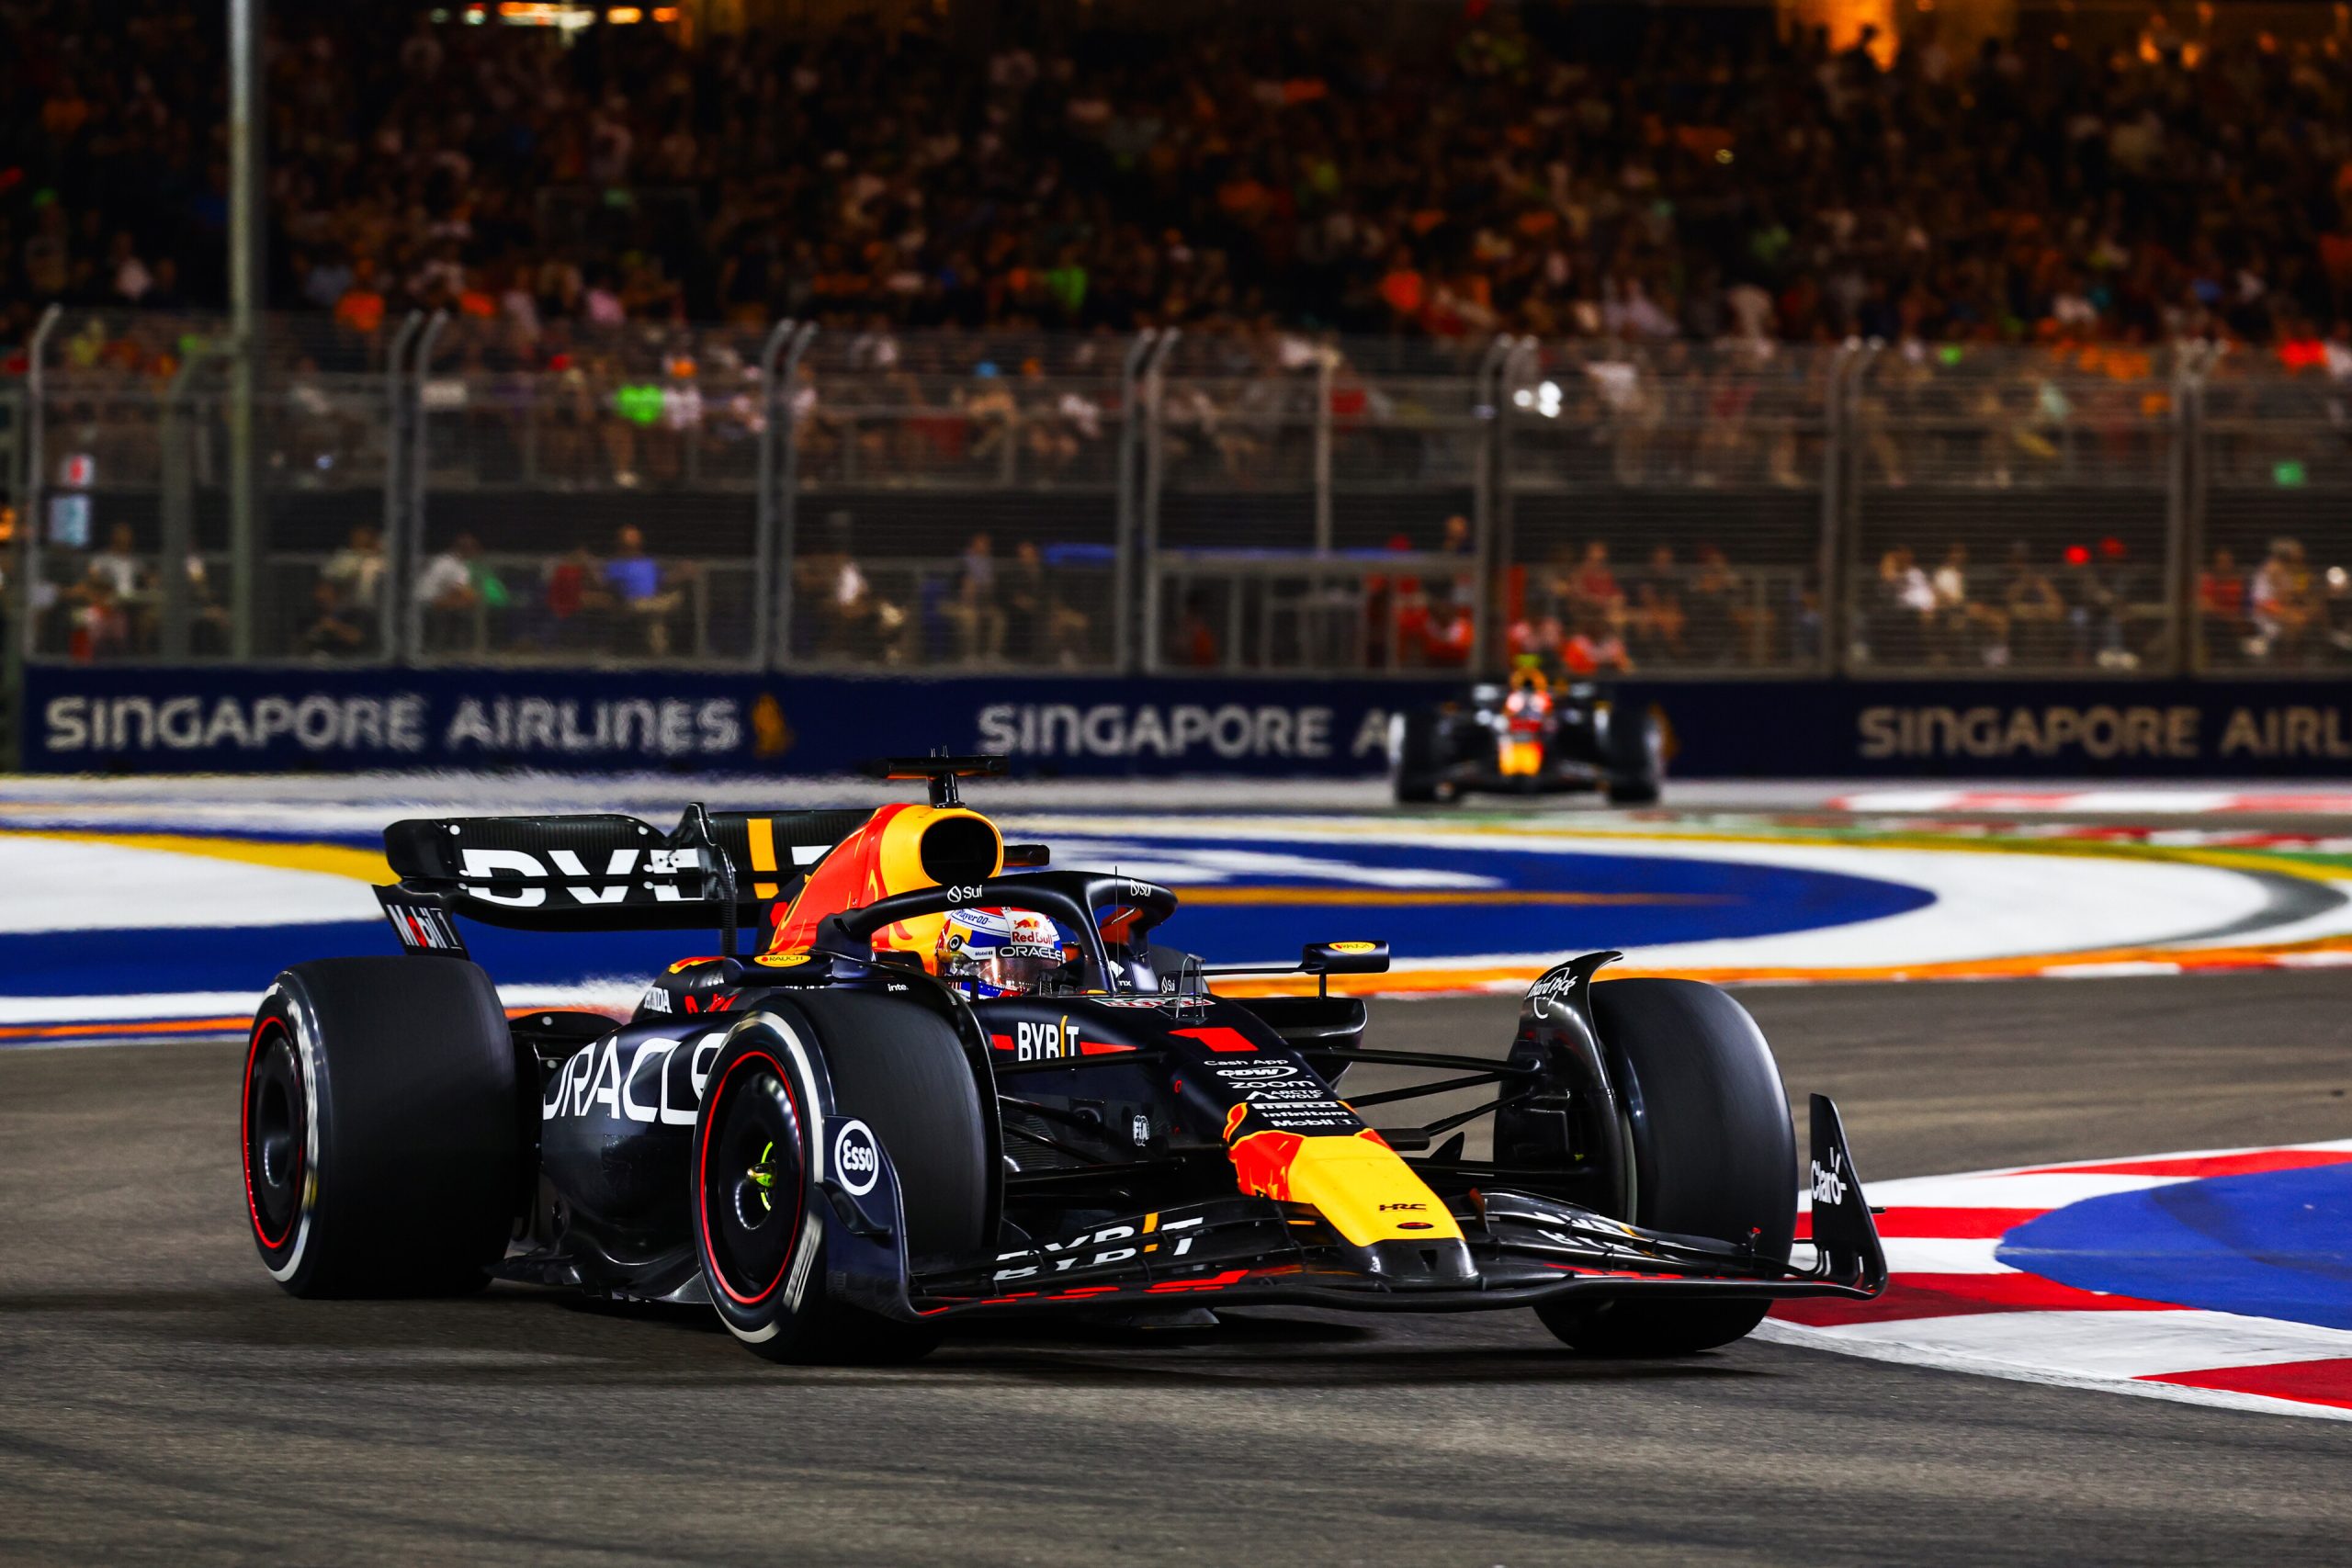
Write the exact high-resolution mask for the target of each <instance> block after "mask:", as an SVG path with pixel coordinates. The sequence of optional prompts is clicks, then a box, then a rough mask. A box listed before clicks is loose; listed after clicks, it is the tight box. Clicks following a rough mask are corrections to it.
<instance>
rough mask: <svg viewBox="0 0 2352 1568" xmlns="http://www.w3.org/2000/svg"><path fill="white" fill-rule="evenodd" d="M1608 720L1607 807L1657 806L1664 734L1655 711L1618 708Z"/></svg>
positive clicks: (1663, 763)
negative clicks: (1608, 805)
mask: <svg viewBox="0 0 2352 1568" xmlns="http://www.w3.org/2000/svg"><path fill="white" fill-rule="evenodd" d="M1609 717H1610V724H1609V749H1608V765H1609V770H1610V772H1609V778H1608V783H1607V784H1606V786H1605V788H1606V790H1607V792H1608V795H1609V804H1610V805H1611V806H1656V805H1657V802H1658V795H1660V793H1661V786H1662V784H1663V783H1664V780H1665V777H1666V735H1665V731H1664V730H1663V728H1661V727H1660V726H1659V724H1658V716H1657V711H1656V710H1655V709H1652V708H1646V707H1645V708H1641V709H1639V710H1635V709H1631V708H1626V707H1623V706H1619V707H1615V708H1612V709H1611V712H1610V716H1609Z"/></svg>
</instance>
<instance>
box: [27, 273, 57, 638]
mask: <svg viewBox="0 0 2352 1568" xmlns="http://www.w3.org/2000/svg"><path fill="white" fill-rule="evenodd" d="M64 314H65V308H64V307H63V306H62V305H51V307H50V308H49V309H48V310H43V311H42V312H41V313H40V324H39V325H38V326H36V327H34V328H33V341H32V350H31V352H32V358H31V359H30V361H28V364H27V365H26V367H25V435H24V439H25V457H24V464H25V467H24V475H25V484H24V490H23V492H22V493H23V495H24V498H25V504H24V515H25V554H24V561H25V584H24V591H23V593H22V594H21V595H20V597H21V599H22V601H23V604H24V606H25V615H24V622H25V624H24V628H23V630H22V632H21V633H20V635H19V637H18V639H17V642H18V647H19V648H21V649H23V652H24V656H25V657H26V658H28V659H31V658H34V657H36V656H38V655H39V653H40V634H39V626H38V622H39V617H38V616H36V615H34V614H33V613H32V610H33V598H34V593H35V591H36V590H38V589H39V588H40V581H41V558H40V547H41V541H42V540H43V539H44V538H45V537H47V536H48V533H49V519H48V518H47V517H45V516H43V515H42V514H41V487H42V485H43V484H44V483H45V482H46V481H47V479H48V478H49V474H48V469H47V467H46V465H47V463H48V462H49V452H48V445H49V438H48V432H47V429H46V428H45V427H46V424H47V415H48V407H49V399H48V396H47V388H48V380H49V378H48V374H47V369H46V367H45V365H44V363H43V362H44V360H45V359H46V358H47V357H48V354H49V334H50V333H52V332H54V331H56V330H57V322H58V320H59V318H60V317H62V316H63V315H64Z"/></svg>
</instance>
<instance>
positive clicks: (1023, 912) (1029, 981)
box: [938, 907, 1070, 997]
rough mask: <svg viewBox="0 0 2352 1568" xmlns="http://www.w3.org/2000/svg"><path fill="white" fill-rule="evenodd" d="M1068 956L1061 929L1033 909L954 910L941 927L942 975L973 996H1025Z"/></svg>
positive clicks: (940, 953) (940, 974)
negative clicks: (958, 982)
mask: <svg viewBox="0 0 2352 1568" xmlns="http://www.w3.org/2000/svg"><path fill="white" fill-rule="evenodd" d="M1069 957H1070V953H1069V949H1068V948H1067V947H1065V946H1064V944H1063V942H1062V933H1061V928H1059V927H1058V926H1057V925H1055V924H1054V922H1053V921H1051V920H1049V919H1046V917H1045V916H1043V915H1041V914H1038V913H1037V912H1036V911H1035V910H1034V909H1008V908H1001V907H991V908H974V909H953V910H950V911H949V912H948V915H947V923H946V924H945V925H944V926H943V927H941V928H940V932H939V964H938V974H939V976H940V977H941V978H942V979H946V980H965V981H968V982H969V983H970V985H971V987H972V994H973V995H974V996H976V997H1024V996H1027V995H1028V994H1029V993H1030V992H1032V991H1034V990H1035V989H1036V988H1037V987H1038V986H1039V984H1041V983H1042V982H1043V981H1044V980H1045V978H1046V976H1048V975H1051V974H1052V973H1053V972H1054V971H1056V970H1057V969H1059V968H1060V967H1061V966H1062V965H1063V964H1067V963H1068V962H1069Z"/></svg>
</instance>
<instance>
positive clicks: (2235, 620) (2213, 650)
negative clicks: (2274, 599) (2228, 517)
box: [2197, 549, 2252, 664]
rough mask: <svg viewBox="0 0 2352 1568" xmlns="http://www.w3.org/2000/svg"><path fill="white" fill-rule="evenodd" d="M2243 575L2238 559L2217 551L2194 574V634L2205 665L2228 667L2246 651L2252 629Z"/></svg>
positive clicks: (2222, 551) (2224, 550) (2226, 551)
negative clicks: (2195, 631)
mask: <svg viewBox="0 0 2352 1568" xmlns="http://www.w3.org/2000/svg"><path fill="white" fill-rule="evenodd" d="M2245 601H2246V592H2245V573H2243V572H2241V571H2240V570H2238V559H2237V557H2236V556H2235V555H2234V554H2233V553H2232V552H2231V551H2229V550H2227V549H2217V550H2215V551H2214V552H2213V558H2212V559H2211V561H2210V562H2209V563H2208V564H2207V565H2206V568H2205V570H2203V571H2201V572H2199V573H2198V575H2197V631H2198V636H2199V638H2200V639H2201V641H2202V645H2203V648H2204V650H2205V662H2206V663H2208V664H2227V663H2230V662H2232V661H2233V660H2234V659H2236V658H2237V657H2238V656H2240V655H2241V654H2242V653H2243V652H2244V651H2245V639H2246V637H2248V636H2249V635H2250V634H2251V632H2252V626H2251V624H2250V623H2249V622H2248V621H2247V620H2246V614H2245Z"/></svg>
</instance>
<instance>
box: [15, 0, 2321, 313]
mask: <svg viewBox="0 0 2352 1568" xmlns="http://www.w3.org/2000/svg"><path fill="white" fill-rule="evenodd" d="M1922 9H1923V10H1924V9H1925V8H1924V7H1923V8H1922ZM432 15H437V16H440V17H445V18H446V19H444V20H441V21H437V22H436V21H435V20H434V19H432V16H429V15H428V14H426V13H425V12H424V11H423V10H422V9H419V10H413V11H409V12H407V13H405V14H403V13H402V12H401V11H400V10H399V9H397V8H391V7H340V6H337V7H283V6H281V7H275V8H273V13H272V16H271V18H270V27H271V31H270V35H269V39H268V42H267V51H266V79H267V93H268V99H267V106H268V115H267V118H268V125H269V136H270V149H271V156H270V163H269V176H268V177H269V189H268V198H269V208H270V219H271V232H270V236H269V257H270V266H271V277H270V296H271V301H272V303H273V304H274V305H278V306H285V307H308V308H311V309H314V310H317V311H319V312H321V313H322V314H325V315H329V316H331V317H332V318H334V320H335V321H337V322H339V323H340V324H342V325H343V326H345V328H347V329H349V331H350V332H351V333H354V334H356V335H357V336H360V337H363V338H365V337H368V336H370V335H372V334H374V333H378V332H379V331H380V330H381V329H382V327H383V325H384V324H385V323H386V322H387V321H391V320H395V319H397V318H398V316H399V315H400V314H401V313H402V312H404V311H405V310H407V309H408V308H409V307H411V306H412V305H415V306H424V307H428V308H432V307H442V308H447V309H449V310H453V311H456V312H459V313H461V314H463V315H465V316H469V317H474V318H480V319H483V320H493V319H495V320H503V321H511V322H513V323H515V325H516V326H517V327H518V328H519V329H521V330H523V331H525V332H526V333H527V334H528V335H531V336H534V337H536V336H537V334H538V333H541V332H542V331H543V330H545V329H546V328H548V326H549V325H551V324H553V323H559V322H567V321H569V322H581V323H590V324H610V323H616V322H620V321H677V320H688V319H692V320H698V321H713V320H744V321H766V320H771V319H777V318H781V317H785V316H794V317H798V318H802V319H812V320H820V321H827V322H829V323H835V324H842V325H846V324H849V323H871V322H874V321H889V322H896V323H902V324H911V325H923V324H946V323H961V324H963V325H966V326H972V327H978V326H982V325H995V326H1039V327H1077V328H1089V327H1096V326H1101V327H1105V328H1110V329H1114V330H1126V329H1131V328H1134V327H1137V326H1140V325H1148V324H1184V325H1188V326H1193V327H1195V328H1201V327H1215V326H1218V325H1224V326H1227V327H1234V326H1240V325H1246V324H1250V323H1259V322H1263V321H1281V322H1283V323H1285V324H1292V325H1300V326H1309V327H1326V328H1336V329H1340V330H1344V331H1351V332H1368V333H1408V334H1434V335H1441V336H1443V335H1457V334H1460V335H1474V334H1481V333H1487V332H1490V331H1493V330H1498V329H1501V330H1520V331H1525V332H1529V333H1536V334H1538V335H1542V336H1545V337H1561V336H1574V335H1579V334H1587V335H1600V334H1607V335H1611V336H1619V337H1628V338H1644V337H1655V338H1671V337H1678V336H1679V337H1688V338H1697V339H1702V340H1715V339H1723V338H1735V339H1736V338H1747V339H1785V340H1796V341H1824V340H1831V341H1834V340H1837V339H1840V338H1843V337H1845V336H1846V335H1848V334H1849V333H1859V334H1861V335H1863V336H1876V337H1880V338H1883V339H1886V340H1888V341H1900V340H1903V339H1905V338H1918V339H1924V340H1928V341H1939V340H1946V341H1951V340H2010V341H2019V340H2032V339H2035V338H2037V337H2058V336H2064V337H2068V338H2075V339H2081V338H2098V337H2104V338H2110V339H2120V340H2140V341H2149V342H2153V341H2157V340H2162V339H2167V338H2174V337H2178V336H2182V335H2199V334H2210V335H2216V336H2231V337H2237V338H2244V339H2248V340H2255V341H2263V342H2276V343H2280V344H2302V345H2310V347H2311V351H2312V352H2323V351H2324V349H2325V346H2326V345H2329V344H2335V345H2336V346H2337V347H2338V348H2339V349H2341V350H2343V351H2345V352H2352V334H2348V333H2347V330H2346V327H2345V326H2344V324H2343V323H2344V321H2346V318H2347V317H2352V219H2347V216H2346V200H2347V198H2352V61H2347V60H2346V58H2345V56H2344V54H2343V53H2342V52H2341V51H2338V50H2337V49H2336V47H2335V43H2334V41H2333V40H2332V39H2331V40H2326V41H2325V42H2324V43H2323V44H2322V45H2320V46H2317V47H2314V46H2312V45H2310V44H2307V43H2302V42H2294V41H2290V42H2288V43H2286V44H2283V45H2281V44H2276V43H2271V42H2269V40H2267V37H2266V39H2264V40H2263V41H2259V42H2257V41H2248V42H2245V43H2228V44H2219V43H2206V42H2198V41H2192V40H2185V39H2172V38H2156V39H2152V40H2150V41H2147V42H2145V43H2144V44H2143V47H2141V48H2139V49H2137V50H2127V49H2116V50H2113V51H2108V50H2104V49H2099V48H2094V47H2091V46H2089V45H2088V44H2084V45H2082V46H2080V47H2075V46H2074V45H2072V44H2070V43H2069V42H2068V40H2066V39H2064V38H2063V37H2060V38H2049V39H2041V40H2037V41H2018V42H2003V41H1997V40H1996V41H1988V42H1986V43H1985V44H1984V46H1983V47H1982V49H1981V50H1977V51H1960V50H1955V49H1952V48H1949V47H1947V46H1945V45H1944V44H1943V43H1942V42H1941V41H1940V40H1939V38H1938V37H1937V35H1936V33H1935V31H1934V28H1933V21H1934V18H1933V17H1932V14H1929V15H1927V16H1924V17H1921V18H1919V19H1918V22H1919V25H1917V27H1906V36H1905V39H1904V41H1903V46H1902V47H1901V49H1900V50H1899V51H1893V52H1892V59H1891V63H1888V64H1882V63H1881V60H1880V57H1881V56H1882V55H1884V54H1886V53H1888V51H1886V50H1884V49H1883V47H1876V46H1881V45H1883V42H1884V40H1879V39H1865V40H1864V41H1863V43H1862V44H1861V45H1860V46H1857V47H1855V48H1851V49H1848V50H1844V51H1831V50H1830V49H1829V48H1828V47H1827V46H1826V43H1825V42H1823V41H1822V39H1821V37H1820V36H1819V35H1816V34H1813V33H1810V32H1806V31H1804V30H1803V29H1798V30H1795V31H1794V32H1792V34H1791V36H1788V37H1786V38H1783V37H1781V36H1779V34H1778V32H1777V31H1776V29H1775V28H1774V26H1773V25H1772V19H1771V17H1770V14H1769V13H1767V12H1763V11H1758V12H1754V13H1746V14H1740V15H1738V16H1736V17H1734V16H1732V15H1731V14H1727V13H1724V12H1723V11H1720V10H1717V9H1704V8H1694V9H1691V10H1685V11H1675V10H1666V11H1661V12H1657V13H1655V14H1653V15H1652V16H1651V17H1649V19H1648V20H1647V21H1646V22H1645V23H1644V24H1643V25H1642V26H1641V27H1639V28H1634V29H1632V30H1626V29H1623V28H1619V29H1615V30H1611V29H1605V28H1594V27H1590V26H1587V25H1585V24H1584V23H1582V22H1580V21H1579V19H1578V13H1577V10H1576V9H1575V8H1573V7H1567V6H1558V7H1535V6H1527V7H1517V6H1483V5H1472V6H1465V7H1464V8H1463V9H1462V10H1461V11H1459V12H1458V13H1453V14H1451V15H1450V16H1448V17H1442V18H1438V19H1435V20H1424V21H1422V22H1421V23H1420V24H1419V26H1418V27H1415V28H1404V29H1387V32H1388V36H1390V37H1392V38H1394V39H1397V41H1394V42H1391V43H1387V44H1374V43H1371V42H1366V41H1363V40H1362V39H1359V38H1356V37H1354V36H1351V29H1348V28H1317V29H1316V30H1313V31H1309V30H1308V29H1307V28H1306V27H1305V26H1303V25H1301V26H1296V27H1293V26H1289V25H1283V24H1275V23H1269V24H1266V25H1263V26H1260V27H1256V28H1249V27H1236V26H1233V25H1230V21H1231V18H1230V17H1227V18H1226V22H1225V23H1224V24H1221V25H1218V26H1216V27H1203V28H1174V29H1171V30H1169V31H1166V32H1162V33H1152V34H1148V35H1147V34H1136V33H1132V32H1125V31H1121V30H1119V29H1118V28H1115V27H1112V26H1107V25H1106V26H1101V27H1097V28H1091V29H1089V30H1084V31H1080V32H1078V33H1076V34H1074V35H1072V36H1069V37H1067V38H1057V37H1049V36H1047V34H1046V32H1039V33H1037V34H1036V35H1035V36H1026V35H1024V34H1023V29H1021V28H1018V27H1015V26H1013V25H1012V24H1009V23H1007V24H1002V25H1001V26H1000V27H999V28H998V36H995V37H993V38H984V39H975V38H974V37H973V36H970V35H968V34H967V33H962V32H958V31H956V30H955V29H956V28H958V27H959V26H960V25H961V24H960V22H959V18H958V16H957V14H956V13H955V12H953V11H950V12H947V13H944V19H940V20H931V19H926V18H925V17H922V16H921V15H919V14H910V19H908V20H905V21H903V22H901V23H898V24H893V25H891V26H888V27H887V28H886V27H883V26H881V25H878V24H875V23H870V22H869V23H862V24H855V25H851V26H847V27H843V28H840V29H838V30H836V31H834V32H832V33H831V34H828V35H826V36H823V37H821V38H797V37H784V36H752V37H740V38H739V37H732V36H724V35H721V36H714V37H710V38H707V39H704V40H702V41H701V43H700V44H699V46H698V47H695V48H691V49H689V48H686V47H684V46H682V44H681V42H680V41H679V39H678V37H677V36H676V35H675V33H674V32H673V29H671V28H664V27H659V26H655V25H651V24H650V23H646V24H641V25H636V26H618V25H598V26H594V27H591V28H586V29H584V30H583V31H582V32H580V33H578V34H576V35H575V34H569V33H563V32H559V31H558V30H557V29H553V28H519V27H506V26H501V25H496V24H495V23H492V25H488V26H470V25H467V23H466V20H465V18H466V16H467V13H466V11H465V10H464V9H463V8H462V7H458V8H452V9H451V10H449V11H446V12H440V13H434V14H432ZM1362 30H1363V33H1364V34H1365V36H1367V37H1369V36H1372V35H1374V34H1378V33H1381V32H1383V30H1384V29H1381V28H1363V29H1362ZM223 74H224V73H223V70H222V50H221V38H220V12H219V10H218V8H206V7H188V6H179V5H173V4H166V3H165V0H70V3H69V0H16V3H15V4H12V5H10V6H6V7H0V102H6V103H7V104H8V105H9V106H10V107H11V112H10V113H9V115H8V116H6V120H5V123H0V342H6V341H8V340H9V339H10V338H11V337H12V336H13V335H14V334H15V333H20V332H21V331H22V329H23V328H24V326H25V325H26V323H27V322H28V321H29V319H30V316H31V314H32V313H33V312H34V311H36V310H38V308H39V307H40V306H41V305H42V304H45V303H47V302H50V301H61V300H62V301H67V302H74V303H80V304H85V305H88V304H122V305H128V306H137V307H143V308H169V307H174V306H184V305H187V304H191V303H194V304H210V303H217V302H219V301H220V299H222V298H223V297H224V294H225V286H224V279H223V276H222V262H221V253H222V250H223V243H222V242H223V237H224V232H225V227H226V221H227V203H226V196H225V191H226V185H227V153H226V147H225V141H224V132H223V121H224V118H225V115H224V110H223V103H222V98H223V92H224V88H223ZM2217 211H2226V212H2227V213H2228V214H2229V221H2228V222H2227V223H2226V224H2217V223H2214V222H2212V221H2211V215H2212V214H2213V213H2215V212H2217Z"/></svg>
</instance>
